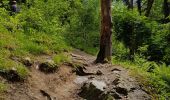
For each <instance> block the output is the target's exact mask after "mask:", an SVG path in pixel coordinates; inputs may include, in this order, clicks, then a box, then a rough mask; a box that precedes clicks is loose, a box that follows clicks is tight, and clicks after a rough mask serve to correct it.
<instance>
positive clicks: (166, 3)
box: [163, 0, 170, 19]
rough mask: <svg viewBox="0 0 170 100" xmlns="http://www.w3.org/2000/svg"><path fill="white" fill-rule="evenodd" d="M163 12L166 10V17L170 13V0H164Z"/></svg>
mask: <svg viewBox="0 0 170 100" xmlns="http://www.w3.org/2000/svg"><path fill="white" fill-rule="evenodd" d="M163 12H164V18H165V19H166V18H167V17H168V16H169V14H170V7H169V5H168V0H164V3H163Z"/></svg>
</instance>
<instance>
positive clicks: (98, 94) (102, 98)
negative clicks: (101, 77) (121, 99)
mask: <svg viewBox="0 0 170 100" xmlns="http://www.w3.org/2000/svg"><path fill="white" fill-rule="evenodd" d="M104 88H106V84H105V82H103V81H97V80H92V81H89V82H86V83H84V85H83V86H82V88H81V92H80V93H79V96H80V97H82V98H84V99H86V100H107V98H110V95H109V94H108V93H107V92H106V91H104Z"/></svg>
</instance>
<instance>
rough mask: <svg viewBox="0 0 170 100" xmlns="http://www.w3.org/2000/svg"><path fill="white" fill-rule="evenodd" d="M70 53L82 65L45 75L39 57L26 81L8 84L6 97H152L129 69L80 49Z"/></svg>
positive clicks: (142, 99)
mask: <svg viewBox="0 0 170 100" xmlns="http://www.w3.org/2000/svg"><path fill="white" fill-rule="evenodd" d="M70 55H71V57H72V63H73V64H77V65H79V66H80V67H79V68H77V69H75V68H73V66H72V65H70V64H63V65H62V66H61V67H60V68H59V70H58V71H57V72H56V73H52V74H44V73H43V72H40V71H39V70H37V65H38V59H37V61H36V62H35V64H34V65H33V66H32V67H31V69H30V76H29V78H28V80H27V81H26V82H24V83H8V85H9V89H8V90H7V91H6V93H5V97H4V98H5V100H105V98H106V97H109V96H112V97H111V98H110V99H107V100H112V99H113V100H115V99H116V100H151V96H150V95H149V94H148V93H147V92H146V91H145V90H144V89H143V87H142V86H141V85H140V83H139V82H138V81H137V80H136V79H135V78H134V77H132V76H131V75H129V70H128V69H125V68H123V67H121V66H117V65H111V64H94V63H93V61H94V60H95V57H94V56H91V55H88V54H86V53H84V52H82V51H79V50H75V51H73V52H72V53H70ZM41 58H42V59H50V58H51V57H48V56H43V57H41ZM73 70H74V71H73Z"/></svg>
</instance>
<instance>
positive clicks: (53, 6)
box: [0, 0, 170, 100]
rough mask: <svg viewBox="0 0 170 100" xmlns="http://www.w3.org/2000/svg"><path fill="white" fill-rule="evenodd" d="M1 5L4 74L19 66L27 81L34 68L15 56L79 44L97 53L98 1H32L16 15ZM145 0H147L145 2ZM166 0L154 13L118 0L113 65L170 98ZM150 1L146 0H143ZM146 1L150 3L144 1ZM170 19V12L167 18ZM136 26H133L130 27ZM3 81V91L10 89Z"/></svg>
mask: <svg viewBox="0 0 170 100" xmlns="http://www.w3.org/2000/svg"><path fill="white" fill-rule="evenodd" d="M2 1H3V3H4V6H3V7H0V73H8V72H9V71H10V70H11V69H15V70H17V72H18V74H19V75H20V77H21V79H22V80H25V79H26V78H27V76H28V73H29V70H28V68H27V67H25V65H23V63H22V62H20V61H18V60H16V59H24V58H25V57H32V58H33V57H35V56H40V55H58V56H57V57H56V58H55V59H56V62H57V63H60V62H62V61H63V60H62V59H64V60H67V59H66V58H65V56H64V53H63V52H69V51H71V50H72V48H77V49H80V50H82V51H85V52H87V53H89V54H92V55H96V54H97V52H98V48H99V39H100V2H99V0H27V2H26V3H22V2H21V1H20V2H19V3H18V5H19V7H20V12H18V13H14V14H12V15H11V11H10V9H9V5H8V0H2ZM145 1H146V0H143V2H145ZM162 3H163V0H155V3H154V4H153V7H152V10H151V13H150V16H149V17H146V16H145V14H144V12H143V13H142V14H141V15H139V12H138V10H137V7H134V9H133V10H129V9H127V6H125V5H124V4H123V2H122V1H121V0H113V3H112V20H113V34H112V35H113V40H112V42H113V43H112V46H113V57H112V58H113V64H119V65H122V66H124V67H126V68H129V69H131V70H132V75H133V76H137V77H138V79H139V81H141V82H142V83H143V85H145V87H146V88H147V89H148V91H151V93H153V94H155V96H156V97H158V98H159V99H160V100H165V99H167V100H168V98H170V67H169V66H170V22H164V21H162V20H163V19H164V15H163V12H162ZM144 4H145V3H144ZM143 6H146V5H143ZM166 20H170V16H169V17H167V18H166ZM130 29H131V30H130ZM6 87H7V86H6V85H5V84H4V83H2V82H0V92H3V91H5V90H6Z"/></svg>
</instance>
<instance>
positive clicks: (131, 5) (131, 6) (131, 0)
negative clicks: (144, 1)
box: [130, 0, 133, 9]
mask: <svg viewBox="0 0 170 100" xmlns="http://www.w3.org/2000/svg"><path fill="white" fill-rule="evenodd" d="M130 8H131V9H133V0H130Z"/></svg>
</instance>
